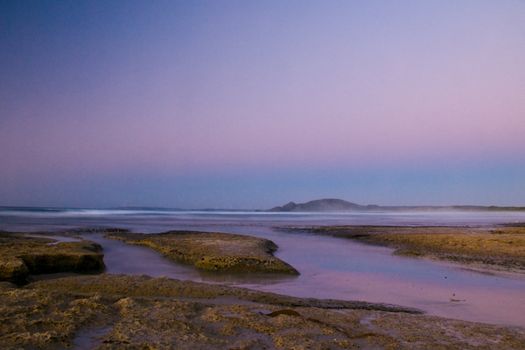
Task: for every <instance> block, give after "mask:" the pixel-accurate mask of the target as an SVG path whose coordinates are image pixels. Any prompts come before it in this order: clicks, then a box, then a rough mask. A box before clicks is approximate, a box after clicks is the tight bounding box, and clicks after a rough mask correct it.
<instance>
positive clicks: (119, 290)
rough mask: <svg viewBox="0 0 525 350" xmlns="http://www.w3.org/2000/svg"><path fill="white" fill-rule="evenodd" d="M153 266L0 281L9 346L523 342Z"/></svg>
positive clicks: (479, 328) (508, 331)
mask: <svg viewBox="0 0 525 350" xmlns="http://www.w3.org/2000/svg"><path fill="white" fill-rule="evenodd" d="M362 306H364V305H363V303H356V304H355V305H354V302H351V301H348V302H345V301H333V300H316V299H301V298H294V297H288V296H282V295H277V294H272V293H263V292H256V291H252V290H248V289H243V288H233V287H227V286H220V285H209V284H203V283H195V282H189V281H177V280H171V279H166V278H149V277H145V276H115V275H106V274H103V275H98V276H79V277H67V278H60V279H54V280H46V281H39V282H36V283H32V284H30V285H28V286H27V287H24V288H13V287H12V286H9V285H8V284H1V283H0V321H2V322H0V344H2V346H3V348H6V349H14V348H16V349H19V348H24V349H64V348H79V349H363V348H364V349H522V348H523V344H524V342H525V331H524V330H523V329H521V328H517V327H502V326H494V325H487V324H481V323H472V322H464V321H458V320H450V319H444V318H439V317H434V316H426V315H421V314H419V313H418V312H417V311H416V310H410V309H408V310H404V309H403V308H396V307H393V306H390V307H385V306H384V305H381V304H368V305H367V308H363V307H362Z"/></svg>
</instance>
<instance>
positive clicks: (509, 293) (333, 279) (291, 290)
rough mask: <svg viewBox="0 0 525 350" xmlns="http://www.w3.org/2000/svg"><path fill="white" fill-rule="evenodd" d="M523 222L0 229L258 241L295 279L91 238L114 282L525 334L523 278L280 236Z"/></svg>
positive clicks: (67, 219) (25, 221) (173, 222)
mask: <svg viewBox="0 0 525 350" xmlns="http://www.w3.org/2000/svg"><path fill="white" fill-rule="evenodd" d="M511 222H525V212H374V213H352V212H350V213H270V212H238V211H237V212H227V211H225V212H217V211H176V210H173V211H170V210H161V211H159V210H154V209H151V210H150V209H144V210H98V209H97V210H94V209H89V210H87V209H60V210H56V209H53V210H47V209H41V208H36V209H24V210H20V209H10V208H7V209H5V208H4V209H2V210H0V229H4V230H7V231H18V232H36V231H39V232H42V231H47V232H56V231H60V230H69V229H72V228H81V227H122V228H128V229H130V230H132V231H134V232H145V233H152V232H163V231H168V230H177V229H181V230H194V231H198V230H201V231H214V232H229V233H240V234H247V235H254V236H259V237H263V238H268V239H271V240H272V241H274V242H275V243H276V244H277V245H278V246H279V250H278V251H277V252H276V256H278V257H279V258H281V259H283V260H284V261H286V262H288V263H290V264H291V265H293V266H294V267H295V268H296V269H297V270H299V272H300V273H301V275H300V276H297V277H283V276H269V275H253V274H252V275H243V276H239V275H226V274H209V273H202V272H199V271H197V270H196V269H194V268H192V267H190V266H185V265H180V264H176V263H173V262H171V261H168V260H167V259H165V258H164V257H162V256H161V255H160V254H158V253H156V252H155V251H153V250H150V249H149V248H144V247H138V246H132V245H127V244H126V243H123V242H120V241H115V240H108V239H105V238H103V236H102V235H100V234H92V233H90V234H86V235H85V237H86V238H87V239H91V240H94V241H97V242H99V243H100V244H101V245H102V246H103V247H104V250H105V262H106V265H107V272H108V273H125V274H138V275H140V274H146V275H150V276H167V277H172V278H177V279H184V280H193V281H200V282H207V283H225V284H229V285H234V286H241V287H248V288H252V289H257V290H263V291H270V292H275V293H281V294H288V295H294V296H301V297H316V298H334V299H346V300H364V301H370V302H380V303H392V304H399V305H403V306H410V307H416V308H419V309H422V310H424V311H426V312H427V313H429V314H432V315H438V316H443V317H449V318H456V319H462V320H469V321H480V322H486V323H493V324H504V325H516V326H522V327H525V275H518V274H490V273H485V272H479V271H473V270H469V269H467V268H465V267H463V266H460V265H454V264H448V263H443V262H436V261H430V260H425V259H416V258H407V257H400V256H394V255H392V250H391V249H389V248H383V247H377V246H371V245H365V244H362V243H358V242H355V241H352V240H349V239H343V238H334V237H329V236H321V235H312V234H308V233H285V232H281V231H278V230H274V229H273V227H275V226H311V225H414V226H417V225H424V226H426V225H459V226H461V225H482V226H483V225H494V224H497V223H511Z"/></svg>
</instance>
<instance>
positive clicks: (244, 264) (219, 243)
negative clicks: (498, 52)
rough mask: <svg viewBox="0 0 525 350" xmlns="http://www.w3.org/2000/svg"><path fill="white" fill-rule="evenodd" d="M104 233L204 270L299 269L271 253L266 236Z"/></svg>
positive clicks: (286, 271)
mask: <svg viewBox="0 0 525 350" xmlns="http://www.w3.org/2000/svg"><path fill="white" fill-rule="evenodd" d="M107 237H109V238H114V239H119V240H122V241H124V242H127V243H130V244H137V245H142V246H146V247H149V248H152V249H154V250H156V251H158V252H160V253H162V254H163V255H164V256H166V257H168V258H170V259H172V260H175V261H177V262H182V263H187V264H192V265H194V266H195V267H196V268H198V269H201V270H207V271H224V272H264V273H284V274H292V275H297V274H299V272H298V271H297V270H296V269H294V268H293V267H292V266H290V265H289V264H287V263H286V262H284V261H282V260H280V259H278V258H276V257H275V256H273V253H274V252H275V251H276V250H277V245H276V244H275V243H273V242H272V241H270V240H267V239H262V238H257V237H251V236H244V235H234V234H226V233H213V232H184V231H170V232H166V233H161V234H131V233H122V234H119V233H111V234H108V235H107Z"/></svg>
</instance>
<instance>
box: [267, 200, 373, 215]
mask: <svg viewBox="0 0 525 350" xmlns="http://www.w3.org/2000/svg"><path fill="white" fill-rule="evenodd" d="M366 209H367V207H366V206H363V205H359V204H355V203H351V202H347V201H344V200H342V199H334V198H328V199H317V200H313V201H310V202H306V203H295V202H290V203H288V204H285V205H283V206H281V207H275V208H272V209H270V211H286V212H287V211H351V210H366Z"/></svg>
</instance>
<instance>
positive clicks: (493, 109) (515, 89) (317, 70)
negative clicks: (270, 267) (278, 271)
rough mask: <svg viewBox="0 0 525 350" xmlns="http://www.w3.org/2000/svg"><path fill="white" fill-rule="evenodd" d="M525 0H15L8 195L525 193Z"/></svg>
mask: <svg viewBox="0 0 525 350" xmlns="http://www.w3.org/2000/svg"><path fill="white" fill-rule="evenodd" d="M524 62H525V1H522V0H500V1H493V0H491V1H488V0H461V1H458V0H427V1H418V0H412V1H410V0H401V1H387V0H385V1H378V0H371V1H295V0H291V1H272V0H268V1H235V0H231V1H223V0H213V1H199V0H195V1H146V0H144V1H133V0H130V1H96V0H91V1H82V0H78V1H58V0H57V1H30V0H27V1H16V0H13V1H6V0H0V205H17V206H57V207H67V206H72V207H116V206H162V207H178V208H227V209H229V208H247V209H251V208H269V207H273V206H275V205H280V204H283V203H286V202H288V201H291V200H293V201H296V202H301V201H307V200H311V199H316V198H342V199H346V200H349V201H353V202H357V203H361V204H371V203H373V204H381V205H403V204H405V205H417V204H425V205H429V204H431V205H448V204H481V205H490V204H495V205H524V206H525V64H524Z"/></svg>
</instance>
